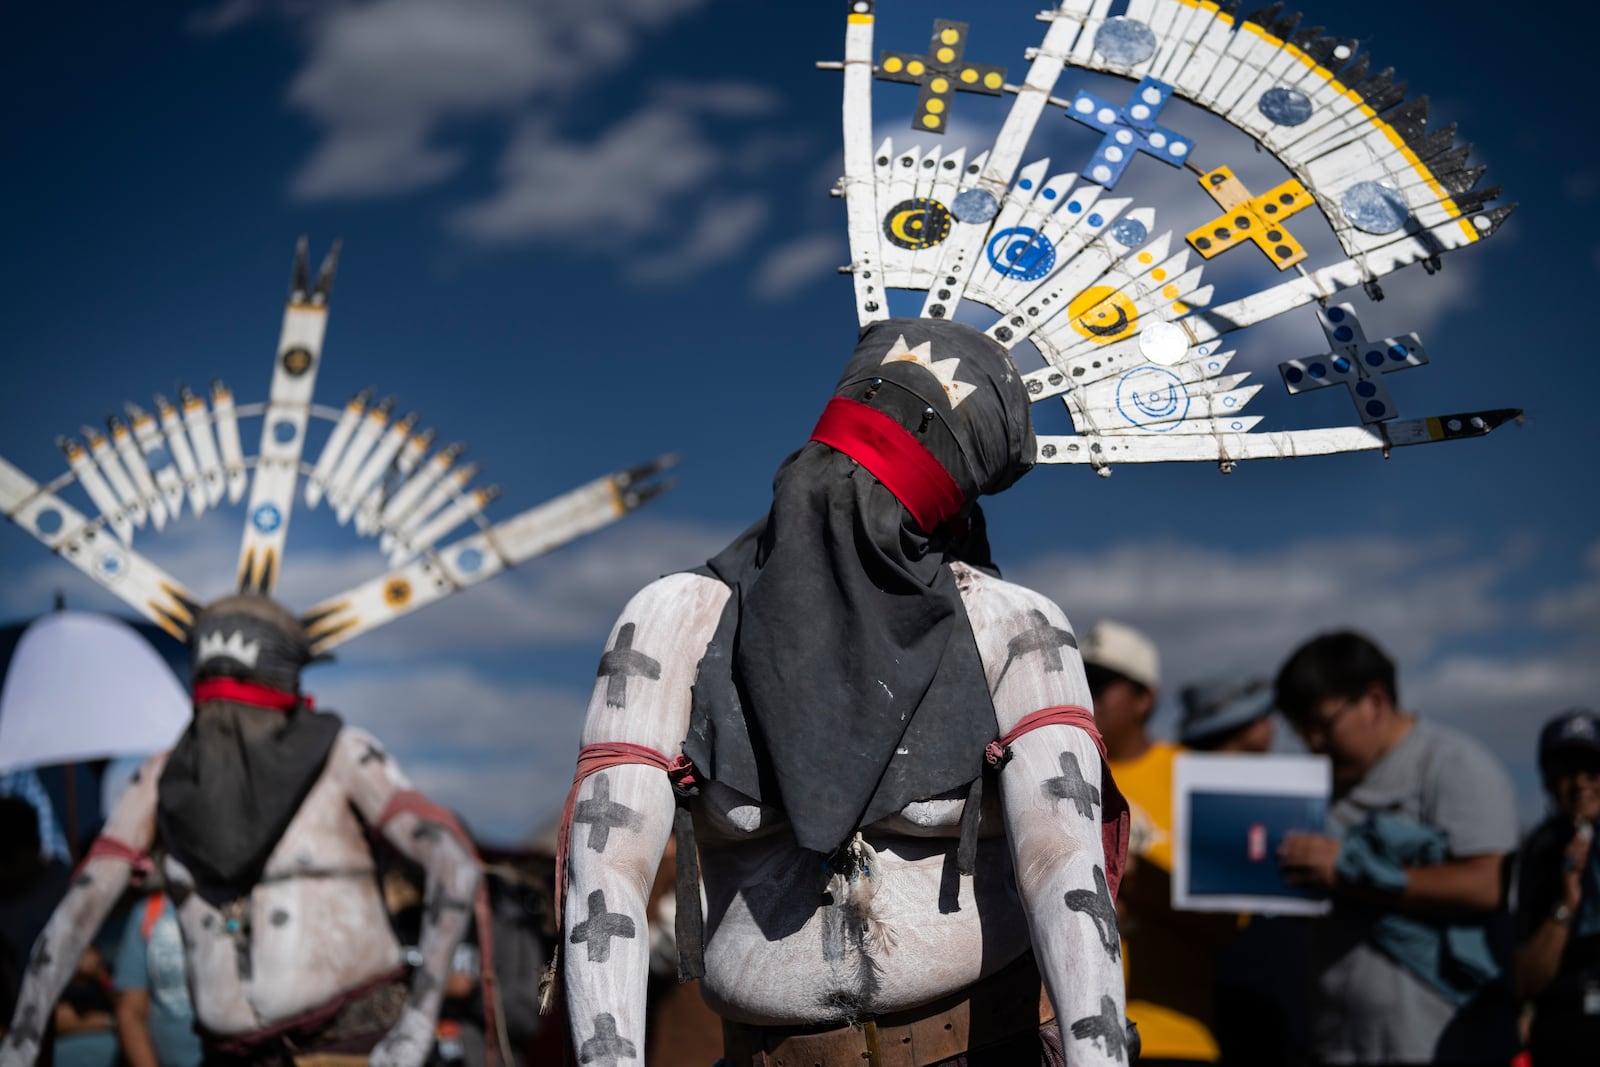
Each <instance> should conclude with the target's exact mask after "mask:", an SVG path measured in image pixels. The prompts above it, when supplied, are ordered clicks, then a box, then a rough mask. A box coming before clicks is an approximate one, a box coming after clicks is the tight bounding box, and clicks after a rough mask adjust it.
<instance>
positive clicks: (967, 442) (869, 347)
mask: <svg viewBox="0 0 1600 1067" xmlns="http://www.w3.org/2000/svg"><path fill="white" fill-rule="evenodd" d="M924 345H925V346H927V347H926V348H923V347H922V346H924ZM908 350H909V351H910V352H911V353H912V354H920V355H921V356H922V357H923V359H924V362H931V363H932V364H933V365H936V366H939V368H940V370H942V371H944V372H945V373H947V374H948V373H949V371H950V370H951V369H952V368H951V367H950V366H949V365H948V364H942V363H941V361H943V360H950V359H954V360H958V361H959V362H958V363H957V364H956V365H955V366H954V367H953V371H954V373H953V379H954V381H955V382H957V383H965V384H966V385H967V386H971V387H972V388H971V390H970V391H966V390H961V391H962V392H964V393H965V395H964V396H963V397H961V398H960V400H959V403H956V404H952V402H951V397H952V394H951V393H950V392H948V391H947V389H946V388H945V386H944V385H943V384H941V380H940V378H939V377H938V376H936V375H935V373H934V371H933V370H932V369H930V367H929V366H926V365H922V364H919V363H918V362H912V361H909V360H906V359H895V360H894V361H892V362H889V363H884V362H883V361H884V358H885V357H886V356H887V355H889V354H890V353H891V351H893V352H897V353H899V352H907V351H908ZM958 388H959V387H958ZM834 395H835V396H837V397H846V398H849V399H851V400H856V401H860V402H862V403H865V404H868V405H870V406H872V407H873V408H874V409H876V410H878V411H880V412H883V413H884V414H887V415H889V416H890V417H892V418H893V419H895V421H897V422H899V423H900V425H902V426H904V427H905V428H906V429H907V430H908V431H910V432H912V433H914V434H916V435H917V437H918V439H919V440H920V441H921V443H922V445H923V446H924V447H925V448H927V449H928V451H929V452H930V453H932V455H933V456H934V457H935V458H936V459H938V460H939V462H940V464H941V465H942V466H943V467H944V468H945V469H946V470H947V471H949V473H950V474H951V475H952V476H953V477H954V478H955V480H956V482H957V483H958V484H959V485H960V487H961V489H962V493H963V495H964V497H965V499H966V501H967V506H966V507H965V508H964V509H963V511H962V513H961V514H960V515H958V516H957V517H956V518H955V519H953V520H951V521H949V522H947V523H945V524H944V525H943V526H941V527H940V528H939V529H937V530H932V531H926V530H922V529H919V528H918V527H917V525H916V523H915V522H914V521H913V520H912V518H911V516H910V514H909V513H908V512H907V510H906V508H905V507H904V505H902V504H901V503H900V501H899V500H897V499H896V498H895V497H894V495H893V494H891V493H890V492H889V490H887V489H886V488H884V486H883V485H882V484H880V483H879V481H878V480H877V479H876V478H874V477H873V476H872V475H871V474H869V473H868V472H867V471H866V470H865V469H864V468H862V467H860V466H859V465H858V464H857V463H856V462H855V461H854V460H852V459H851V458H850V457H849V456H847V455H845V454H843V453H842V452H839V451H836V450H835V449H834V448H832V447H830V446H828V445H824V444H822V443H820V442H817V441H812V442H810V443H808V444H807V445H805V446H804V447H802V448H801V449H800V450H799V451H798V452H796V453H794V454H793V455H791V456H790V457H789V458H788V459H787V460H786V461H785V462H784V464H783V466H782V467H781V468H780V469H779V471H778V474H777V476H776V477H775V479H774V482H773V501H772V509H771V511H770V512H769V513H768V514H767V516H766V518H765V519H763V520H762V521H760V522H758V523H757V524H755V525H754V526H752V527H751V528H750V529H749V530H747V531H746V532H745V533H744V534H743V535H741V536H740V537H739V538H738V539H736V540H735V541H734V542H733V543H732V544H730V545H729V546H728V547H727V548H726V549H724V550H723V551H722V552H721V553H720V554H719V555H717V556H716V557H715V558H714V559H712V560H711V561H709V563H708V564H707V565H706V567H705V569H704V571H703V573H708V574H710V575H711V576H713V577H716V578H717V579H719V580H721V581H723V582H725V583H726V584H727V585H728V586H729V587H730V590H731V595H730V596H729V598H728V603H727V606H726V608H725V609H724V612H723V616H722V619H721V620H720V623H719V625H718V628H717V631H716V635H715V637H714V638H713V639H712V641H711V643H710V645H709V646H708V647H707V649H706V651H705V655H704V658H703V659H702V660H701V663H700V667H699V672H698V675H697V678H696V681H695V686H694V695H693V714H692V718H691V724H690V730H689V736H688V738H687V740H686V741H685V743H684V751H685V753H686V754H687V755H688V756H689V758H690V759H692V760H693V761H694V763H695V766H696V768H698V770H699V771H700V773H701V775H702V776H703V777H705V778H708V779H711V780H715V781H719V782H722V783H724V784H726V785H728V786H730V787H732V788H734V789H737V790H738V791H740V792H741V793H744V794H746V795H747V796H750V797H752V798H754V799H756V800H759V801H761V802H762V803H766V804H775V805H777V806H779V807H781V808H782V810H783V811H784V813H785V815H786V816H787V817H788V819H789V821H790V823H791V824H792V826H793V828H794V833H795V837H796V840H797V842H798V843H799V844H800V846H801V847H803V848H807V849H811V850H814V851H817V852H821V853H824V854H830V853H832V852H834V851H835V850H836V849H837V848H839V846H841V845H842V844H843V843H844V842H845V841H846V840H848V838H849V837H850V835H851V834H852V833H853V832H854V831H855V830H856V829H857V828H859V827H861V826H864V825H867V824H870V823H872V822H874V821H876V820H878V819H881V818H883V817H884V816H887V815H889V814H891V813H893V812H895V811H898V810H900V809H902V808H904V807H905V806H906V805H907V804H908V803H910V802H911V801H914V800H919V799H925V798H927V797H931V796H934V795H937V794H940V793H944V792H947V791H949V790H953V789H957V788H960V787H962V786H965V785H967V784H968V783H971V782H972V781H973V780H974V779H976V778H978V777H979V775H980V774H981V772H982V768H983V751H984V746H985V745H986V744H987V743H988V742H990V741H992V740H994V739H995V736H996V727H995V716H994V706H993V704H992V702H991V700H990V696H989V688H988V683H987V681H986V679H985V677H984V671H983V663H982V661H981V659H980V658H979V655H978V649H977V645H976V642H975V641H974V638H973V634H972V626H971V623H970V622H969V621H968V619H967V615H966V610H965V608H964V607H963V605H962V601H961V593H960V590H959V589H958V588H957V587H956V581H955V576H954V574H953V572H952V571H951V569H950V566H949V564H950V563H951V562H952V561H955V560H964V561H966V562H969V563H973V564H975V565H979V566H983V565H985V564H987V555H988V546H987V543H986V542H985V540H984V537H983V532H982V529H983V527H982V517H981V514H980V513H979V512H978V511H977V508H976V505H975V504H974V503H973V502H974V501H975V500H976V498H977V497H978V496H979V495H980V494H982V493H992V492H998V491H999V490H1001V489H1004V488H1005V487H1006V486H1008V485H1010V484H1011V483H1012V482H1014V481H1015V480H1016V479H1017V478H1019V477H1020V476H1021V475H1022V474H1023V473H1025V472H1026V471H1027V470H1028V469H1029V468H1030V467H1031V466H1032V463H1033V456H1034V438H1033V431H1032V428H1031V425H1030V422H1029V413H1028V398H1027V394H1026V391H1025V390H1024V388H1023V386H1022V383H1021V381H1020V378H1019V376H1018V375H1017V372H1016V370H1015V368H1014V367H1013V365H1012V364H1011V361H1010V358H1009V357H1008V356H1007V354H1006V353H1005V351H1004V350H1003V349H1002V348H1001V347H1000V346H999V345H998V344H996V343H995V342H994V341H992V340H991V339H989V338H988V337H985V336H984V335H983V334H981V333H979V332H978V331H976V330H973V329H971V328H970V327H967V326H964V325H961V324H958V323H952V322H945V321H937V320H926V319H891V320H887V321H883V322H877V323H873V324H871V325H869V326H867V327H865V328H864V329H863V330H862V333H861V337H860V340H859V343H858V344H857V347H856V350H855V353H854V355H853V356H852V358H851V360H850V364H849V366H848V367H847V368H846V370H845V373H844V375H843V377H842V378H841V379H840V381H839V385H838V386H837V388H836V389H835V392H834Z"/></svg>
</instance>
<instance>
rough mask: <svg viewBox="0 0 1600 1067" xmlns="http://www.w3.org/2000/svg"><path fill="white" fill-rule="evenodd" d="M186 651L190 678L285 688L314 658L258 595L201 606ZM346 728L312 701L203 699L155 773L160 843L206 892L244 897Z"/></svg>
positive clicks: (284, 616) (295, 683)
mask: <svg viewBox="0 0 1600 1067" xmlns="http://www.w3.org/2000/svg"><path fill="white" fill-rule="evenodd" d="M190 651H191V653H192V656H193V659H194V664H195V674H194V680H195V682H196V683H201V682H205V681H207V680H210V679H221V678H229V679H235V680H238V681H241V682H246V683H249V684H251V685H259V686H264V687H266V688H268V689H272V690H276V691H279V692H283V693H286V694H291V695H292V694H296V693H298V692H299V685H300V671H301V669H302V668H303V667H304V666H305V664H306V663H308V662H310V660H311V652H310V648H309V646H308V644H307V643H306V640H305V636H304V633H303V631H302V630H301V628H300V625H299V622H298V620H296V619H295V618H294V617H293V616H292V615H290V614H289V613H288V612H287V611H286V610H284V609H283V608H282V607H281V606H279V605H278V604H276V603H275V602H273V601H271V600H269V599H267V598H266V597H260V596H254V595H240V596H233V597H227V598H224V599H223V600H221V601H218V602H217V603H216V604H213V605H211V606H209V607H207V608H206V609H205V610H204V611H202V612H201V614H200V616H199V618H197V619H196V622H195V629H194V633H193V635H192V637H191V640H190ZM343 725H344V724H343V723H342V722H341V721H340V719H339V717H338V716H337V715H333V714H329V713H326V712H316V711H312V710H311V707H310V701H309V700H308V699H307V700H300V701H299V702H298V703H297V704H296V705H295V706H294V707H291V708H289V709H288V710H287V711H280V710H274V709H270V708H265V707H257V706H254V705H251V704H247V703H239V702H236V701H234V700H227V699H217V700H205V701H204V702H203V703H201V704H200V705H199V706H197V707H196V708H195V714H194V719H193V720H191V721H190V723H189V728H188V729H187V730H185V731H184V732H183V736H182V737H180V738H179V739H178V743H177V744H176V745H175V746H174V747H173V749H172V752H171V754H170V755H168V757H167V764H166V767H165V769H163V770H162V772H161V781H160V785H159V790H158V803H157V818H158V826H159V829H160V835H161V842H162V844H163V845H164V846H165V847H166V849H167V850H168V851H169V852H171V853H172V854H173V855H174V856H176V857H177V858H178V859H179V860H181V861H182V862H183V864H184V866H186V867H188V868H189V871H190V873H191V874H193V875H194V878H195V881H196V882H197V883H198V885H199V886H200V887H201V888H202V889H204V890H208V891H223V892H226V893H231V894H232V895H236V896H237V895H242V894H243V893H245V892H246V891H248V890H249V889H250V887H251V886H253V885H255V884H256V882H257V881H258V880H259V878H260V877H261V872H262V870H263V869H264V868H265V867H266V864H267V859H268V858H269V857H270V856H271V855H272V850H273V849H274V848H276V847H277V844H278V840H279V839H280V838H281V837H283V833H284V831H285V830H287V829H288V828H289V822H290V820H292V819H293V818H294V816H295V813H296V812H298V811H299V810H300V805H301V804H302V803H304V801H305V799H306V795H307V794H309V793H310V792H311V789H312V787H313V786H315V785H316V784H317V779H318V778H320V777H321V776H322V771H323V767H324V766H325V765H326V763H327V761H328V753H329V752H330V751H331V750H332V748H333V743H334V741H335V740H337V739H338V736H339V731H340V729H342V728H343Z"/></svg>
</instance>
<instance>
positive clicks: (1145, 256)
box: [1139, 252, 1155, 264]
mask: <svg viewBox="0 0 1600 1067" xmlns="http://www.w3.org/2000/svg"><path fill="white" fill-rule="evenodd" d="M1154 259H1155V257H1154V256H1152V255H1151V254H1150V253H1149V252H1140V253H1139V262H1140V263H1145V264H1148V263H1150V262H1151V261H1152V260H1154Z"/></svg>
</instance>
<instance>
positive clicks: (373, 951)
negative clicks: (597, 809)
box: [0, 594, 481, 1067]
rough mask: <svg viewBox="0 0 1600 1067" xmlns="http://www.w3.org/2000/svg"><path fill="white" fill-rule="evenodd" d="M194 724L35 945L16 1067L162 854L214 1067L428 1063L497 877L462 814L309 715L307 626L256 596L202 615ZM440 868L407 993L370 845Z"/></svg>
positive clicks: (20, 1006)
mask: <svg viewBox="0 0 1600 1067" xmlns="http://www.w3.org/2000/svg"><path fill="white" fill-rule="evenodd" d="M191 653H192V655H193V661H194V664H195V667H194V700H195V717H194V721H193V723H192V724H191V725H190V727H189V729H188V730H187V731H186V732H185V733H184V735H183V737H182V739H181V740H180V741H179V742H178V744H177V746H176V747H174V748H173V749H172V751H170V752H165V753H162V754H160V755H157V756H153V757H151V758H150V759H149V760H147V761H145V763H144V765H143V766H142V767H140V768H139V770H138V772H137V773H136V774H135V775H134V778H133V782H132V784H131V785H130V786H129V788H128V790H127V792H126V794H125V795H124V796H123V799H122V800H121V802H120V803H119V804H118V805H117V807H116V809H115V810H114V811H113V812H112V813H111V816H110V818H109V819H108V820H107V822H106V827H105V830H104V832H103V833H102V834H101V835H100V836H99V837H98V838H96V840H95V841H94V843H93V844H92V845H91V846H90V848H89V851H88V854H87V858H86V860H85V862H84V864H83V867H82V869H81V870H80V871H79V872H78V875H77V877H76V879H75V880H74V882H73V885H72V888H71V890H69V891H68V893H67V896H66V898H65V899H64V900H62V902H61V904H60V905H59V906H58V907H57V908H56V911H55V914H54V916H52V918H51V920H50V923H49V925H48V926H46V927H45V930H44V933H43V934H41V935H40V937H39V940H38V942H37V943H36V944H35V945H34V947H33V953H32V956H31V957H30V959H29V963H28V969H27V976H26V981H25V982H24V985H23V989H22V995H21V997H20V998H19V999H18V1003H17V1011H16V1017H15V1018H14V1019H13V1021H12V1027H11V1032H10V1034H9V1035H8V1036H7V1038H6V1040H5V1043H4V1046H3V1048H0V1060H3V1061H4V1062H5V1063H6V1064H7V1065H8V1067H9V1065H11V1064H27V1063H31V1062H33V1059H34V1058H35V1056H36V1055H37V1053H38V1051H39V1041H40V1038H41V1036H42V1032H43V1029H44V1025H45V1022H46V1020H48V1018H49V1014H50V1011H51V1009H52V1006H53V1005H54V1004H55V1001H56V997H57V996H58V995H59V994H60V992H61V989H62V987H63V986H64V985H65V984H66V982H67V980H68V979H69V978H70V977H71V976H72V968H73V964H74V962H75V961H76V960H77V959H78V957H79V955H81V954H82V952H83V949H84V947H85V946H86V945H88V944H89V942H90V941H91V940H92V939H93V937H94V934H95V932H96V930H98V929H99V927H100V924H101V922H103V921H104V919H105V917H106V915H107V914H108V913H109V912H110V910H111V908H112V907H113V906H114V905H115V904H116V903H117V900H118V899H119V898H120V897H121V895H122V893H123V891H124V890H125V889H126V888H127V887H128V885H129V883H130V878H131V877H132V876H133V875H135V874H136V873H137V872H139V871H141V870H142V869H145V868H147V867H148V865H149V864H150V862H151V856H152V854H155V855H157V856H159V857H160V862H161V865H162V873H163V875H164V880H165V884H166V887H167V889H166V891H167V893H168V895H169V896H170V897H171V899H172V901H173V905H174V907H175V908H176V910H177V915H178V922H179V925H180V927H181V929H182V932H183V940H184V958H185V963H186V965H187V967H188V970H189V976H190V988H191V990H192V991H193V998H194V1010H195V1018H196V1021H197V1024H198V1027H199V1029H200V1032H201V1035H202V1039H203V1043H204V1046H205V1051H206V1060H207V1062H208V1063H212V1062H217V1063H240V1064H246V1063H248V1064H277V1063H282V1064H287V1063H290V1062H291V1061H292V1060H293V1058H294V1057H295V1056H300V1055H309V1054H312V1053H315V1052H330V1053H334V1052H345V1053H367V1052H370V1053H371V1055H372V1061H371V1062H373V1063H375V1064H420V1063H421V1062H422V1061H423V1060H424V1058H425V1057H426V1056H427V1053H428V1051H429V1050H430V1049H431V1048H432V1045H433V1030H434V1022H435V1020H436V1018H437V1016H438V1011H439V1001H440V997H441V996H442V994H443V989H444V977H445V973H446V971H447V970H448V967H449V963H450V956H451V953H452V951H453V950H454V948H455V945H456V943H457V942H458V941H459V940H460V939H461V936H462V934H463V933H465V931H466V929H467V925H468V923H469V921H470V920H471V918H472V906H473V901H474V898H475V896H476V892H477V888H478V884H479V880H480V878H481V872H480V870H479V867H478V863H477V859H476V855H475V853H474V851H473V847H472V844H471V842H470V841H468V840H467V838H466V836H465V835H464V834H463V833H462V831H461V828H460V826H459V825H458V824H457V823H456V821H455V819H453V818H452V817H451V816H450V814H449V813H448V812H445V811H443V810H442V809H440V808H438V807H436V806H435V805H433V804H431V803H429V802H428V801H427V800H426V799H425V798H423V797H422V796H421V795H420V794H419V793H417V792H416V791H415V790H414V789H412V788H411V784H410V782H409V781H407V779H406V777H405V775H404V774H403V773H402V772H401V771H400V769H399V767H398V766H397V765H396V764H395V762H394V760H393V758H391V757H390V756H389V755H388V754H387V753H386V752H384V750H383V749H382V748H381V747H380V746H379V745H378V743H377V742H376V741H375V740H374V739H373V738H372V736H371V735H370V734H367V733H366V732H364V731H361V730H357V729H354V728H351V727H346V726H344V725H343V724H342V723H341V722H340V720H339V718H338V717H337V716H336V715H331V714H328V713H325V712H318V711H315V710H313V709H312V707H311V705H310V701H309V699H308V698H307V697H306V696H305V695H304V694H303V693H302V692H301V688H300V672H301V668H302V667H303V666H304V665H305V664H306V663H307V662H308V661H309V660H310V658H311V654H310V644H309V642H308V641H307V640H306V637H305V632H304V628H303V627H302V626H301V624H300V622H299V620H298V619H296V618H295V617H294V616H293V615H292V614H290V613H289V612H288V611H286V610H285V609H284V608H283V607H281V606H280V605H278V604H276V603H274V602H273V601H272V600H270V599H268V598H266V597H262V596H259V595H255V594H241V595H236V596H230V597H225V598H223V599H221V600H219V601H217V602H216V603H214V604H212V605H211V606H209V607H207V608H206V609H205V610H203V611H202V612H201V613H200V614H199V616H198V618H197V619H196V622H195V629H194V639H193V643H192V645H191ZM369 830H371V831H376V832H378V833H380V834H381V835H382V836H383V837H384V839H385V840H387V841H388V842H389V844H391V845H392V846H393V847H394V848H395V849H397V850H398V851H399V852H400V853H401V854H402V855H404V856H406V857H408V858H409V859H412V860H414V861H415V862H417V863H418V864H420V865H421V866H422V868H423V870H424V871H425V872H426V874H427V883H428V888H427V899H428V902H429V905H428V918H427V923H426V925H425V926H424V928H423V934H422V944H421V948H422V963H421V964H420V965H419V966H418V968H417V970H416V972H415V974H413V975H412V976H411V979H410V983H409V991H408V988H407V984H406V982H405V981H404V979H405V973H406V968H405V966H404V963H403V961H402V958H401V953H400V945H399V943H398V942H397V941H396V940H395V938H394V935H393V933H392V932H391V931H390V927H389V922H388V915H387V913H386V912H385V911H384V907H383V899H382V896H381V894H380V893H379V892H378V882H377V875H376V871H375V867H374V860H373V854H372V846H371V844H370V842H369V840H368V832H369Z"/></svg>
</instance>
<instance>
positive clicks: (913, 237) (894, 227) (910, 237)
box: [883, 196, 950, 250]
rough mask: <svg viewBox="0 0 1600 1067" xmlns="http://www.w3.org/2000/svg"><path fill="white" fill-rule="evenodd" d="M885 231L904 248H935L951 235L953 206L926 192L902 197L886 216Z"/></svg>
mask: <svg viewBox="0 0 1600 1067" xmlns="http://www.w3.org/2000/svg"><path fill="white" fill-rule="evenodd" d="M883 235H884V236H885V237H887V238H888V239H889V241H890V242H891V243H892V244H895V245H898V246H899V247H901V248H909V249H912V250H919V249H923V248H932V247H933V246H934V245H936V244H939V243H940V242H942V241H943V240H944V239H945V238H946V237H949V236H950V209H949V208H947V207H945V206H944V205H943V204H941V203H939V201H937V200H934V199H932V198H930V197H926V196H919V197H916V198H914V199H911V200H902V201H900V203H898V204H896V205H895V206H894V207H892V208H890V209H889V213H888V214H887V215H886V216H884V220H883Z"/></svg>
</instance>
